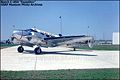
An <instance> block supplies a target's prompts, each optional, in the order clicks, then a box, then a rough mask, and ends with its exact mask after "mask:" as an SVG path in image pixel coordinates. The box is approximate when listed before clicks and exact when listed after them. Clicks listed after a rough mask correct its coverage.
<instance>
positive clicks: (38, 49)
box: [34, 47, 42, 54]
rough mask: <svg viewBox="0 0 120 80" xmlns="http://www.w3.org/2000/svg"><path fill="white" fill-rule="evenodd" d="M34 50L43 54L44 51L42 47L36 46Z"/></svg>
mask: <svg viewBox="0 0 120 80" xmlns="http://www.w3.org/2000/svg"><path fill="white" fill-rule="evenodd" d="M34 52H35V54H41V53H42V50H41V48H40V47H36V48H35V49H34Z"/></svg>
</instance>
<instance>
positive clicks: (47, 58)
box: [1, 46, 119, 71]
mask: <svg viewBox="0 0 120 80" xmlns="http://www.w3.org/2000/svg"><path fill="white" fill-rule="evenodd" d="M17 47H18V46H14V47H10V48H5V49H1V70H2V71H4V70H5V71H6V70H7V71H8V70H10V71H25V70H58V69H97V68H119V51H102V50H77V51H72V49H71V48H64V47H54V48H43V47H42V48H41V49H42V51H43V54H41V55H35V54H34V51H33V50H34V48H29V47H24V48H25V51H24V52H23V53H18V52H17Z"/></svg>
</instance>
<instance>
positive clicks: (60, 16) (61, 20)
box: [59, 16, 62, 35]
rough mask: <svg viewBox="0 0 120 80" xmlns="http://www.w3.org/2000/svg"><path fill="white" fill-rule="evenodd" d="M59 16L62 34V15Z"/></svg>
mask: <svg viewBox="0 0 120 80" xmlns="http://www.w3.org/2000/svg"><path fill="white" fill-rule="evenodd" d="M59 18H60V33H61V35H62V17H61V16H60V17H59Z"/></svg>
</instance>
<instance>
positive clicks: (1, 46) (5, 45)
mask: <svg viewBox="0 0 120 80" xmlns="http://www.w3.org/2000/svg"><path fill="white" fill-rule="evenodd" d="M12 46H16V44H0V48H1V49H3V48H7V47H12Z"/></svg>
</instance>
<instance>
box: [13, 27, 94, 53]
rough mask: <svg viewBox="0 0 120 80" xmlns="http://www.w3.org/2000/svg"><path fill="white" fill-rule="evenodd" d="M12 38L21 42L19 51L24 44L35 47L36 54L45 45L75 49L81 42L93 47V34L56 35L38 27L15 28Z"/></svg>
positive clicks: (21, 50)
mask: <svg viewBox="0 0 120 80" xmlns="http://www.w3.org/2000/svg"><path fill="white" fill-rule="evenodd" d="M11 40H12V42H13V43H14V44H19V45H20V46H19V47H18V49H17V50H18V52H20V53H22V52H23V51H24V48H23V47H22V46H29V47H35V46H36V47H35V49H34V52H35V54H41V53H42V50H41V48H40V47H41V46H44V47H56V46H61V45H63V46H67V47H71V48H73V49H74V50H75V48H77V47H79V46H80V44H88V46H89V47H90V48H91V47H92V44H93V41H94V39H93V37H92V36H85V35H79V36H62V35H61V34H59V35H54V34H51V33H48V32H45V31H42V30H39V29H36V28H31V29H26V30H14V31H13V34H12V37H11Z"/></svg>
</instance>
